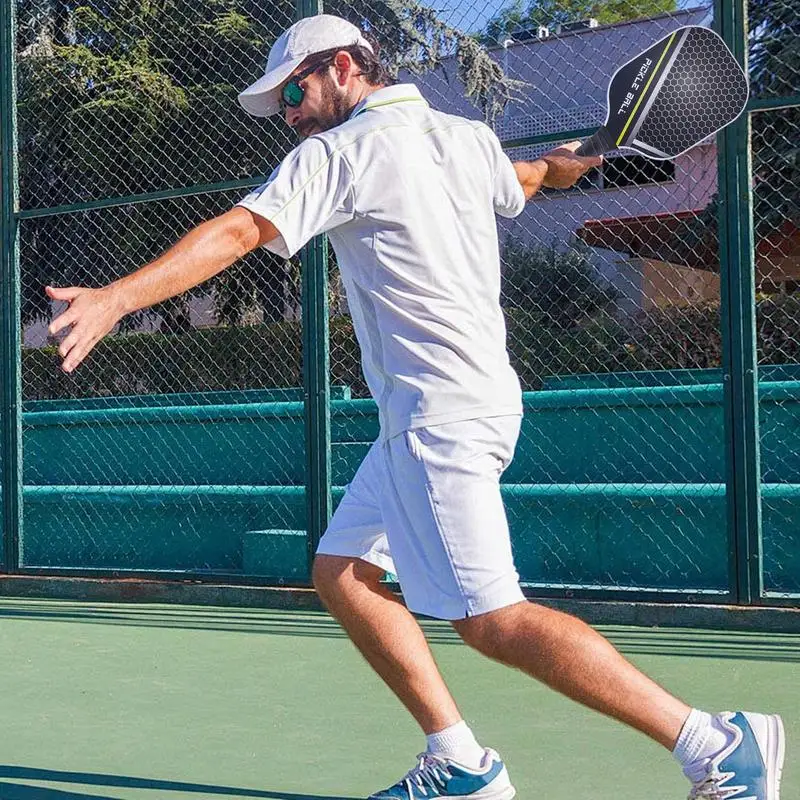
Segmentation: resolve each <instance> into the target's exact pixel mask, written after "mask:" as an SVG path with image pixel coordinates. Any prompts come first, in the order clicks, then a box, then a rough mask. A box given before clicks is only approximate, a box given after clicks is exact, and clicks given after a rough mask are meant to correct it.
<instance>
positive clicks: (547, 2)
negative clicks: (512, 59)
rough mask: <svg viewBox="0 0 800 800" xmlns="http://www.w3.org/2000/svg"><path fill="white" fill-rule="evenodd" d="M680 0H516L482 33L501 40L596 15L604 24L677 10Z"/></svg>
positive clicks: (488, 40) (494, 41)
mask: <svg viewBox="0 0 800 800" xmlns="http://www.w3.org/2000/svg"><path fill="white" fill-rule="evenodd" d="M675 8H676V0H529V2H528V4H527V6H523V3H522V0H515V2H514V3H512V4H511V5H509V6H506V7H505V8H503V9H501V10H500V11H499V12H498V13H497V14H496V15H495V16H494V17H492V18H491V19H490V20H489V22H488V23H487V25H486V28H485V29H484V31H483V32H482V33H481V34H480V37H479V38H480V40H481V41H483V42H485V43H487V44H499V43H500V42H502V41H503V40H504V39H506V38H508V37H509V36H512V37H513V35H514V32H515V31H518V30H525V29H530V28H537V27H539V26H540V25H545V26H552V25H559V24H564V23H567V22H575V21H577V20H582V19H589V18H594V19H596V20H597V21H598V22H600V23H601V24H603V25H607V24H611V23H614V22H625V21H626V20H631V19H639V18H642V17H652V16H655V15H656V14H663V13H666V12H669V11H674V10H675Z"/></svg>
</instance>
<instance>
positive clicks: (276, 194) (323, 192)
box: [237, 137, 355, 258]
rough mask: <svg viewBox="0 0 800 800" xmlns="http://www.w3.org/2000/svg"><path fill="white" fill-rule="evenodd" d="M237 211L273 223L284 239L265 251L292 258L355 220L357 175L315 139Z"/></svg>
mask: <svg viewBox="0 0 800 800" xmlns="http://www.w3.org/2000/svg"><path fill="white" fill-rule="evenodd" d="M237 205H238V206H242V207H243V208H246V209H248V210H249V211H252V212H253V213H254V214H258V216H260V217H264V219H268V220H269V221H270V222H271V223H272V224H273V225H274V226H275V227H276V228H277V229H278V231H279V232H280V236H279V237H278V238H277V239H273V240H272V241H271V242H267V243H266V245H265V247H266V248H267V249H268V250H271V251H272V252H274V253H276V254H277V255H279V256H283V257H284V258H291V257H292V256H293V255H294V254H295V253H297V252H298V251H299V250H300V248H301V247H303V245H304V244H306V242H308V241H309V240H310V239H312V238H313V237H314V236H316V235H317V234H319V233H324V232H325V231H329V230H331V229H332V228H335V227H338V226H339V225H342V224H344V223H345V222H349V221H350V220H351V219H353V217H354V216H355V201H354V191H353V176H352V172H351V170H350V166H349V165H348V164H347V161H346V160H345V159H344V158H343V157H342V155H341V153H339V152H338V151H330V150H329V148H328V146H327V145H326V143H325V142H323V141H322V140H321V139H319V138H315V137H312V138H310V139H306V141H304V142H303V143H302V144H301V145H299V146H298V147H296V148H295V149H294V150H292V152H291V153H289V155H287V156H286V158H284V159H283V161H282V162H281V164H280V166H278V167H277V168H276V169H275V171H274V172H273V173H272V175H270V176H269V179H268V180H267V182H266V183H264V184H262V185H261V186H259V187H258V188H257V189H254V190H253V191H252V192H250V194H248V195H247V196H246V197H244V198H242V200H241V201H240V202H239V203H237Z"/></svg>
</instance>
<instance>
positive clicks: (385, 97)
mask: <svg viewBox="0 0 800 800" xmlns="http://www.w3.org/2000/svg"><path fill="white" fill-rule="evenodd" d="M397 103H424V104H425V105H426V106H427V105H428V103H427V101H426V100H425V98H424V97H423V96H422V94H421V93H420V91H419V89H417V87H416V86H414V84H413V83H397V84H395V85H394V86H384V87H383V88H382V89H378V90H377V91H375V92H373V93H372V94H370V95H368V96H367V97H365V98H364V99H363V100H362V101H361V102H360V103H359V104H358V105H357V106H356V107H355V108H354V109H353V110H352V112H351V113H350V119H353V117H357V116H358V115H359V114H360V113H361V112H362V111H370V110H371V109H373V108H380V107H382V106H389V105H395V104H397Z"/></svg>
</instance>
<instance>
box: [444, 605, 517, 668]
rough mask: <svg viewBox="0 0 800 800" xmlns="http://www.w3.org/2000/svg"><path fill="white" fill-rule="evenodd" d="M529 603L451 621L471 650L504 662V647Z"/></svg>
mask: <svg viewBox="0 0 800 800" xmlns="http://www.w3.org/2000/svg"><path fill="white" fill-rule="evenodd" d="M528 605H529V603H527V602H522V603H515V604H514V605H512V606H506V607H505V608H499V609H497V610H496V611H489V612H488V613H486V614H479V615H478V616H476V617H467V618H465V619H458V620H454V621H453V623H452V624H453V628H455V630H456V633H458V635H459V636H460V637H461V638H462V639H463V640H464V642H465V644H468V645H469V646H470V647H472V648H473V649H475V650H477V651H478V652H479V653H482V654H483V655H485V656H488V657H489V658H493V659H496V660H498V661H503V660H504V652H505V646H506V643H507V641H508V639H509V638H513V637H514V630H515V628H516V627H517V620H518V618H519V615H520V614H524V613H525V612H526V610H527V606H528Z"/></svg>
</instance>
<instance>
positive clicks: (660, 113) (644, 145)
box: [578, 25, 748, 159]
mask: <svg viewBox="0 0 800 800" xmlns="http://www.w3.org/2000/svg"><path fill="white" fill-rule="evenodd" d="M747 97H748V88H747V78H746V77H745V74H744V72H743V71H742V68H741V67H740V66H739V64H738V63H737V61H736V59H735V58H734V56H733V54H732V53H731V51H730V50H729V49H728V47H727V45H726V44H725V42H724V41H723V40H722V39H721V38H720V37H719V36H718V35H717V34H716V33H714V31H712V30H709V29H708V28H701V27H699V26H694V25H692V26H687V27H685V28H679V29H678V30H676V31H675V32H674V33H672V34H670V35H669V36H665V37H664V38H663V39H661V40H660V41H658V42H656V44H654V45H652V47H649V48H648V49H647V50H645V51H644V52H643V53H640V54H639V55H638V56H636V58H634V59H631V60H630V61H629V62H628V63H627V64H625V65H623V66H622V67H620V68H619V69H618V70H617V71H616V72H615V73H614V77H613V78H612V79H611V83H610V85H609V87H608V115H607V117H606V123H605V125H604V126H603V127H602V128H601V129H600V131H598V133H597V134H595V136H593V137H592V138H591V139H590V140H588V141H587V142H586V143H585V145H586V147H585V148H581V150H579V151H578V152H579V153H584V154H589V153H590V152H594V153H598V154H599V153H602V152H605V151H607V150H611V149H614V148H617V147H626V148H628V149H631V150H635V151H636V152H639V153H641V154H642V155H645V156H647V157H649V158H654V159H666V158H674V157H675V156H678V155H680V154H681V153H685V152H686V151H687V150H689V149H690V148H692V147H694V146H695V145H696V144H699V143H700V142H702V141H703V140H704V139H706V138H707V137H709V136H711V135H712V134H714V133H716V132H717V131H719V130H721V129H722V128H724V127H725V126H726V125H728V124H730V123H731V122H733V121H734V120H735V119H736V118H737V117H738V116H739V115H740V114H741V113H742V111H743V110H744V107H745V105H746V103H747Z"/></svg>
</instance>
